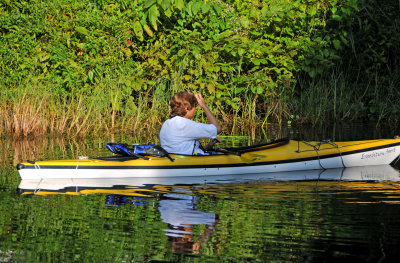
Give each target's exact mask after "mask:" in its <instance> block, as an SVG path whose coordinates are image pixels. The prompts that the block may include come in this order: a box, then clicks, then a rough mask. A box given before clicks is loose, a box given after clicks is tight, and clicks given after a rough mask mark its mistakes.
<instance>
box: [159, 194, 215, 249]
mask: <svg viewBox="0 0 400 263" xmlns="http://www.w3.org/2000/svg"><path fill="white" fill-rule="evenodd" d="M164 197H165V198H167V199H163V200H161V201H160V204H159V207H158V209H159V211H160V213H161V219H162V220H163V221H164V222H165V223H168V226H169V229H165V232H166V235H167V236H168V237H169V239H170V241H171V246H172V248H173V250H174V252H176V253H193V254H198V253H199V249H200V245H201V244H202V243H204V242H205V240H206V237H207V236H208V235H210V234H211V233H212V231H213V227H214V225H215V222H216V217H215V214H214V213H211V212H204V211H197V210H195V209H196V204H197V201H198V198H197V197H196V196H191V195H185V194H166V195H164ZM194 225H205V226H206V228H205V230H204V232H203V233H202V235H201V236H200V237H199V238H198V240H193V226H194Z"/></svg>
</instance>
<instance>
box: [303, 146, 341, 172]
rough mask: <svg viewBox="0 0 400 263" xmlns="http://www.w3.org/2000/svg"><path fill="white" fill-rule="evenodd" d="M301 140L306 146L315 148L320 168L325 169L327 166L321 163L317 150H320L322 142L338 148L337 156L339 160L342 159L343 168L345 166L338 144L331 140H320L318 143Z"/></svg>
mask: <svg viewBox="0 0 400 263" xmlns="http://www.w3.org/2000/svg"><path fill="white" fill-rule="evenodd" d="M302 142H303V143H304V144H305V145H308V146H310V147H313V149H314V150H315V152H316V154H317V158H318V163H319V166H320V167H321V168H322V169H324V170H326V169H327V168H325V167H323V166H322V164H321V158H320V156H319V151H320V148H321V145H324V144H329V145H332V146H333V147H334V148H336V149H337V150H338V152H339V156H340V160H341V161H342V165H343V168H346V165H345V164H344V160H343V155H342V152H341V151H340V149H339V146H338V145H337V144H336V143H334V142H332V141H331V140H323V141H320V142H318V143H316V144H311V143H310V142H307V141H302ZM298 147H299V148H300V146H298ZM299 148H298V150H297V152H298V153H299V152H300V151H299Z"/></svg>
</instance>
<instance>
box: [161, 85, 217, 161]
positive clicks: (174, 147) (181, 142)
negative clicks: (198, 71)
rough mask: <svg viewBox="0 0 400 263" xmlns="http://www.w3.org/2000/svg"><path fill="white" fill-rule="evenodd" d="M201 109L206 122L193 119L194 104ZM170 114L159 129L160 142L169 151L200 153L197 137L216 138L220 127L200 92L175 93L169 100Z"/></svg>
mask: <svg viewBox="0 0 400 263" xmlns="http://www.w3.org/2000/svg"><path fill="white" fill-rule="evenodd" d="M197 104H199V106H200V107H201V108H202V109H203V111H204V113H205V114H206V116H207V119H208V124H204V123H199V122H195V121H193V120H192V119H193V117H194V115H195V112H196V105H197ZM170 107H171V116H170V117H169V119H168V120H166V121H165V122H164V124H163V126H162V127H161V130H160V143H161V147H163V148H164V149H165V150H166V151H167V152H169V153H176V154H187V155H197V154H199V155H202V154H204V151H203V150H202V149H201V146H200V142H199V139H201V138H211V139H216V140H218V139H217V135H218V134H219V133H221V131H222V128H221V126H220V125H219V123H218V121H217V119H216V118H215V116H214V114H212V113H211V111H210V109H209V108H208V107H207V105H206V103H205V101H204V98H203V96H202V95H201V94H195V95H193V94H192V93H189V92H178V93H176V94H175V95H174V96H173V97H172V99H171V102H170Z"/></svg>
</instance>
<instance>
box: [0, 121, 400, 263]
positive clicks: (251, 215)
mask: <svg viewBox="0 0 400 263" xmlns="http://www.w3.org/2000/svg"><path fill="white" fill-rule="evenodd" d="M357 129H358V130H357ZM294 130H295V129H294V128H291V127H289V128H285V129H272V130H269V131H267V134H269V135H270V134H273V135H272V136H271V135H270V137H268V136H265V135H260V136H258V137H256V138H251V136H250V137H247V136H244V137H229V136H227V137H224V138H223V139H224V142H223V143H224V144H225V145H229V146H230V145H243V144H247V143H249V142H256V141H262V140H265V139H270V138H271V137H274V136H275V137H282V136H287V135H289V136H292V137H295V136H298V137H302V138H304V139H307V140H311V139H312V137H314V138H315V139H318V140H322V139H328V138H329V139H335V140H346V139H351V140H356V139H371V138H380V137H392V136H393V135H394V134H392V133H393V132H392V130H384V129H382V128H376V127H375V126H373V127H372V128H371V126H362V125H355V126H353V127H342V128H338V127H331V128H325V127H320V128H316V130H313V129H306V130H303V131H302V132H297V131H294ZM111 140H128V141H129V136H119V137H118V138H117V139H115V138H94V139H87V140H84V141H76V140H75V141H74V140H66V139H63V138H36V139H31V140H24V141H21V140H11V139H3V140H2V145H3V148H2V151H1V152H0V157H1V162H0V167H1V170H0V201H1V202H0V262H243V261H250V262H347V261H353V262H400V250H399V246H400V206H399V205H400V173H399V170H398V167H395V166H382V167H373V168H370V167H362V168H357V169H337V170H326V171H305V172H301V173H282V174H261V175H243V176H242V177H240V178H239V179H238V178H230V177H226V178H222V179H221V178H219V179H218V180H217V179H215V178H214V179H213V178H181V179H170V180H167V181H163V182H160V181H159V180H157V179H148V180H138V179H127V180H117V181H116V180H74V181H72V180H63V181H62V180H61V181H58V182H56V183H55V182H46V181H42V182H34V183H32V182H31V183H24V182H21V181H20V179H19V175H18V173H17V171H16V170H15V168H14V166H13V165H15V163H16V162H18V161H20V160H26V159H34V160H38V159H61V158H71V157H76V156H78V155H89V156H93V155H105V154H107V152H106V150H104V144H105V143H106V142H108V141H111Z"/></svg>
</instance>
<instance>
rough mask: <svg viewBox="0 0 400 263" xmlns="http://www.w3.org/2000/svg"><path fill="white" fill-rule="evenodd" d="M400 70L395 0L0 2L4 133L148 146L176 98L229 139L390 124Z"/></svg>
mask: <svg viewBox="0 0 400 263" xmlns="http://www.w3.org/2000/svg"><path fill="white" fill-rule="evenodd" d="M399 58H400V16H399V5H398V3H395V2H393V1H384V2H379V3H377V2H376V1H371V0H334V1H320V0H318V1H317V0H310V1H302V0H299V1H289V0H275V1H260V0H256V1H253V0H252V1H246V0H245V1H243V0H240V1H239V0H230V1H222V0H208V1H204V0H136V1H125V0H83V1H79V2H74V1H72V2H71V1H69V0H57V1H34V2H30V1H23V0H17V1H0V92H1V98H2V99H1V101H0V133H1V134H2V135H5V134H13V135H15V136H31V135H35V136H36V135H42V134H49V133H55V134H68V135H69V136H72V137H74V136H85V135H100V134H107V133H114V132H121V131H122V132H126V133H136V134H143V135H146V134H149V133H150V134H154V133H156V132H157V130H158V127H160V125H161V123H162V122H163V121H164V120H165V118H167V116H168V111H169V107H168V102H169V99H170V97H171V96H172V94H173V93H175V92H176V91H181V90H188V91H191V92H200V93H203V95H204V97H205V98H207V102H208V103H209V106H210V108H211V109H212V111H213V112H215V113H216V114H217V116H218V119H220V120H221V122H223V123H224V125H225V133H227V134H230V133H238V132H239V133H240V131H243V129H248V128H249V127H250V128H251V127H257V126H260V125H266V124H267V123H269V122H279V123H281V122H283V121H290V122H293V121H296V122H299V123H311V124H314V125H315V124H317V123H321V122H332V121H337V120H340V121H360V120H375V121H376V122H378V123H379V122H382V121H387V122H390V123H393V124H394V125H395V124H397V123H399V116H400V114H399V113H400V104H399V103H398V102H397V100H398V98H399V95H400V94H399V93H400V91H399V89H398V87H399V86H400V73H399V72H400V69H399V65H400V61H399ZM196 118H197V119H198V120H200V119H202V118H204V116H202V114H200V113H199V114H198V115H197V116H196Z"/></svg>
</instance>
